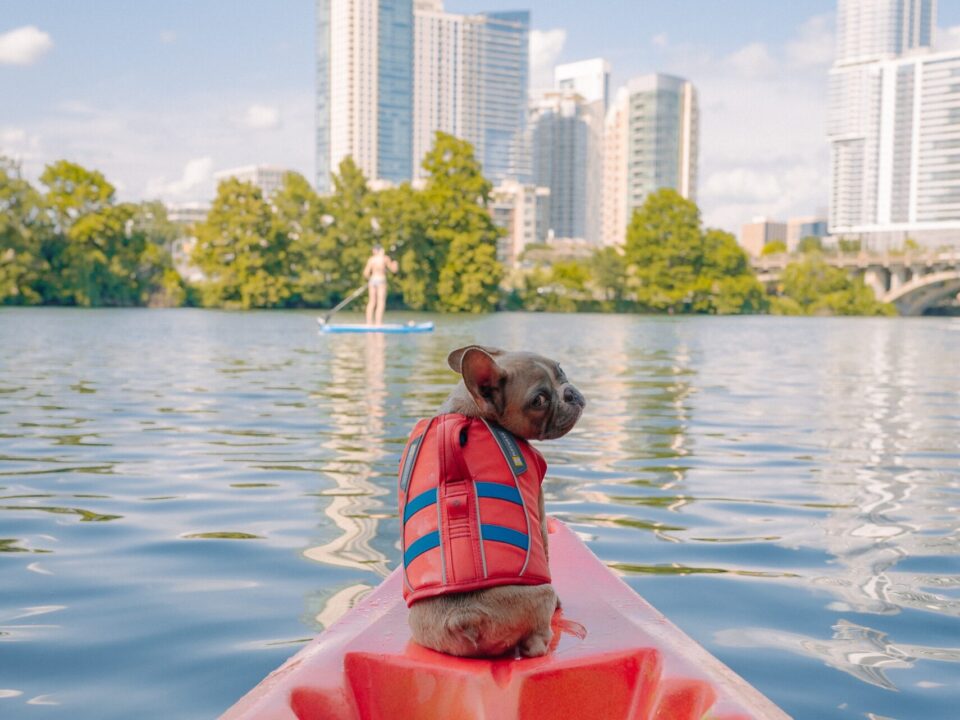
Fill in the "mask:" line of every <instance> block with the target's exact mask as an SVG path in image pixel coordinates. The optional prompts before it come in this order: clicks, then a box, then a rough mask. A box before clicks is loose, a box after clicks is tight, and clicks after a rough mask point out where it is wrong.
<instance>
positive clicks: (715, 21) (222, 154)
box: [0, 0, 960, 231]
mask: <svg viewBox="0 0 960 720" xmlns="http://www.w3.org/2000/svg"><path fill="white" fill-rule="evenodd" d="M669 5H671V7H670V8H665V7H658V6H653V7H643V8H642V9H640V8H638V7H635V6H634V5H633V4H630V3H626V2H612V1H611V2H609V3H607V4H606V5H605V12H603V13H597V12H591V11H589V9H583V8H578V7H575V4H573V3H563V2H557V3H547V2H543V1H541V0H531V1H530V2H510V3H507V2H500V1H499V0H497V1H492V0H476V1H475V2H467V0H447V2H446V3H445V8H444V9H445V10H446V11H447V12H451V13H464V12H466V13H480V12H493V11H500V10H506V9H529V10H530V11H531V21H532V28H533V31H532V32H531V53H530V55H531V57H530V61H531V89H532V90H533V91H536V90H537V89H538V88H540V87H543V82H544V77H546V76H549V75H550V74H552V68H553V65H555V64H557V63H560V62H575V61H579V60H584V59H587V58H590V57H598V56H600V57H604V58H606V59H607V60H608V61H609V62H610V63H611V66H612V67H611V69H612V82H611V94H613V93H615V92H616V89H617V88H619V87H620V86H622V85H623V84H624V83H625V81H627V80H629V79H630V77H632V76H635V75H638V74H649V73H652V72H663V73H668V74H677V75H681V76H683V77H686V78H688V79H689V80H691V81H692V82H693V83H694V85H695V86H696V87H697V90H698V93H699V95H700V107H701V125H702V130H701V138H700V182H699V183H698V191H697V199H698V201H699V202H700V204H701V206H702V208H703V210H704V216H705V220H706V222H707V223H708V224H711V225H716V226H719V227H723V228H725V229H728V230H732V231H736V230H737V229H738V227H739V225H740V224H741V223H742V222H744V221H746V220H748V219H749V218H750V217H752V216H753V215H758V214H763V215H769V216H773V217H789V216H792V215H806V214H810V213H811V212H814V211H815V210H816V209H817V208H819V207H821V206H824V205H826V204H827V194H828V184H829V180H828V177H829V162H828V156H829V150H828V144H827V140H826V132H825V128H824V115H825V111H826V104H827V100H826V85H827V82H826V73H827V69H828V68H829V66H830V64H831V62H832V60H833V28H832V25H833V21H832V17H833V14H834V12H833V11H834V7H835V2H834V0H816V1H813V0H811V1H809V2H802V3H794V4H791V6H790V7H788V8H787V7H778V8H776V9H770V8H769V6H768V5H766V4H765V3H762V2H758V1H750V2H747V1H745V0H744V1H740V2H732V3H729V4H725V8H724V10H723V11H718V10H717V9H716V8H715V7H713V4H712V3H705V2H680V3H672V4H669ZM227 6H228V3H223V2H210V3H204V4H201V5H199V6H197V5H193V4H189V5H188V4H183V3H180V4H178V3H172V4H170V6H169V7H166V8H154V7H145V8H143V10H142V12H140V13H139V14H138V17H137V18H131V17H129V13H124V12H121V11H120V10H121V9H122V7H123V5H122V3H119V2H115V1H114V0H110V1H107V0H101V1H100V2H98V3H96V4H95V5H94V6H93V10H92V11H90V10H89V9H87V10H86V11H85V12H81V11H80V10H78V9H77V8H76V7H74V6H72V4H70V3H65V2H49V3H44V4H42V5H39V6H38V5H35V4H28V3H16V2H14V3H9V4H8V6H7V7H5V17H4V19H3V21H2V25H0V92H3V93H4V95H5V96H6V97H13V98H15V99H16V102H14V103H8V104H7V105H6V106H5V108H4V111H3V114H2V115H0V152H5V153H6V154H9V155H12V156H14V157H18V158H21V159H22V160H23V163H24V167H25V172H26V174H27V176H28V177H31V178H36V177H37V175H39V172H40V171H41V170H42V166H43V164H45V163H48V162H52V161H54V160H56V159H59V158H67V159H71V160H75V161H77V162H81V163H83V164H86V165H89V166H92V167H95V168H97V169H100V170H101V171H103V172H104V173H105V175H106V176H107V177H108V179H110V180H111V182H113V183H115V184H116V185H117V186H118V191H119V195H120V197H121V198H123V199H131V200H135V199H141V198H148V197H161V198H162V199H165V200H168V201H173V202H184V201H191V200H197V199H201V198H203V197H207V198H209V197H210V196H211V195H212V189H213V173H214V172H216V171H218V170H223V169H226V168H230V167H235V166H242V165H249V164H269V165H280V166H284V167H290V168H291V169H294V170H297V171H299V172H301V173H303V174H304V175H305V176H306V177H308V178H313V177H315V175H314V171H315V168H314V142H313V137H314V133H313V120H314V116H313V99H314V61H313V57H314V47H313V43H314V32H313V27H314V24H313V21H314V10H313V2H311V1H310V0H298V1H297V2H295V3H289V4H284V5H283V6H278V7H275V8H274V7H271V8H269V9H267V8H262V7H258V6H244V7H236V6H234V5H232V4H230V5H229V8H230V11H229V12H227ZM693 9H695V10H696V12H697V16H698V18H699V19H700V20H701V22H698V23H697V27H692V26H691V24H690V23H689V22H688V19H689V16H690V12H691V11H692V10H693ZM958 24H960V8H958V7H956V6H953V7H949V6H947V5H946V3H944V4H942V6H941V7H940V8H939V18H938V26H939V27H940V29H941V30H940V33H939V34H940V38H941V39H942V40H944V41H946V42H944V43H938V45H940V46H941V47H942V46H944V45H946V46H949V45H951V44H955V43H956V41H957V39H958V38H960V32H958V31H957V28H955V29H954V30H946V31H944V28H953V27H954V26H956V25H958ZM705 27H706V28H709V29H710V33H707V32H706V30H705V29H704V28H705ZM31 28H33V29H31ZM637 28H639V29H637ZM91 48H95V49H94V50H91ZM744 118H749V119H750V121H751V123H752V131H751V132H744Z"/></svg>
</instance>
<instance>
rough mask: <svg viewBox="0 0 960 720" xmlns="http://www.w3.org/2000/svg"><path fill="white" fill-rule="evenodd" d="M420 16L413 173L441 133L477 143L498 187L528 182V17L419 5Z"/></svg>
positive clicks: (425, 0)
mask: <svg viewBox="0 0 960 720" xmlns="http://www.w3.org/2000/svg"><path fill="white" fill-rule="evenodd" d="M415 17H416V20H415V28H416V35H415V39H414V44H415V58H416V60H415V64H414V88H415V90H414V98H415V99H414V103H415V107H414V118H415V124H414V138H415V141H414V144H415V152H414V163H415V165H416V166H417V167H416V168H415V169H414V175H421V174H422V172H421V171H420V170H419V165H420V163H421V161H422V159H423V155H424V154H425V153H426V152H427V151H428V150H429V149H430V145H431V144H432V142H433V135H434V133H435V132H436V131H437V130H442V131H443V132H448V133H451V134H453V135H456V136H458V137H461V138H463V139H465V140H468V141H469V142H470V143H471V144H472V145H473V147H474V151H475V153H476V157H477V159H478V160H479V161H480V164H481V166H482V167H483V173H484V175H485V176H486V177H487V179H488V180H491V181H492V182H493V183H494V184H498V183H500V182H501V181H503V180H505V179H508V178H512V179H518V180H520V181H525V180H527V179H529V176H530V158H529V152H528V149H527V144H526V139H527V138H526V129H527V83H528V65H529V59H528V53H529V27H530V13H528V12H526V11H522V12H494V13H482V14H478V15H458V14H455V13H446V12H444V11H443V4H442V2H440V0H417V3H416V15H415Z"/></svg>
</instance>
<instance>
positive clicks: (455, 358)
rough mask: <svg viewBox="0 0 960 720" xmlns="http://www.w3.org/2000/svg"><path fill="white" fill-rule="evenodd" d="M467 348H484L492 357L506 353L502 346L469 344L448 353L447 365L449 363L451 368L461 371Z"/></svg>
mask: <svg viewBox="0 0 960 720" xmlns="http://www.w3.org/2000/svg"><path fill="white" fill-rule="evenodd" d="M467 350H482V351H483V352H485V353H486V354H487V355H489V356H490V357H497V356H498V355H503V353H504V351H503V350H501V349H500V348H495V347H484V346H481V345H467V346H466V347H462V348H457V349H456V350H454V351H453V352H452V353H450V354H449V355H447V365H449V366H450V369H451V370H453V371H454V372H455V373H458V372H460V366H461V365H462V364H463V356H464V355H465V354H466V353H467Z"/></svg>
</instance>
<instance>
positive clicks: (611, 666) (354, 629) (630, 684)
mask: <svg viewBox="0 0 960 720" xmlns="http://www.w3.org/2000/svg"><path fill="white" fill-rule="evenodd" d="M550 558H551V572H552V575H553V584H554V587H555V588H556V589H557V593H558V594H559V596H560V599H561V601H562V603H563V609H562V610H558V611H557V613H556V614H555V615H554V619H553V630H554V640H553V643H552V645H551V650H550V652H549V653H548V654H547V655H546V656H544V657H540V658H524V659H521V658H513V657H505V658H497V659H493V660H486V659H484V660H477V659H465V658H455V657H451V656H448V655H443V654H441V653H437V652H434V651H432V650H428V649H426V648H423V647H420V646H419V645H417V644H415V643H414V642H413V641H412V640H411V639H410V631H409V629H408V626H407V607H406V605H405V604H404V602H403V599H402V597H401V582H402V579H401V576H400V575H399V572H398V571H395V572H394V573H392V574H391V575H390V576H389V577H388V578H387V579H386V580H384V582H383V583H382V584H381V585H380V586H379V587H378V588H376V589H375V590H374V591H373V592H372V593H371V594H370V595H368V596H367V597H366V598H365V599H364V600H362V601H361V602H360V603H358V605H357V606H356V607H355V608H354V609H353V610H351V611H350V612H348V613H347V614H346V615H344V616H343V617H342V618H341V619H340V620H339V621H338V622H336V623H335V624H333V625H332V626H331V627H330V628H329V629H328V630H327V631H325V632H324V633H322V634H321V635H319V636H318V637H317V638H315V639H314V640H313V641H312V642H311V643H310V644H309V645H307V646H306V647H304V648H303V649H302V650H301V651H300V652H299V653H297V654H296V655H295V656H293V657H292V658H290V659H289V660H288V661H287V662H286V663H284V665H282V666H281V667H280V668H279V669H278V670H276V671H274V672H273V673H271V674H270V676H268V677H267V678H266V679H265V680H264V681H263V682H261V683H260V684H259V685H258V686H257V687H255V688H254V689H253V690H251V691H250V692H249V693H248V694H247V695H246V696H244V697H243V698H242V699H241V700H240V701H239V702H238V703H237V704H236V705H234V706H233V707H232V708H231V709H229V710H228V711H227V712H226V714H225V715H223V719H225V720H241V719H242V720H253V719H254V718H256V719H257V720H320V719H323V720H360V719H363V720H380V719H383V720H387V719H390V720H395V719H399V718H404V719H405V720H406V719H409V720H420V719H422V720H427V719H431V720H432V719H436V720H441V719H442V720H448V719H450V718H456V719H458V720H510V719H512V718H522V719H523V720H564V719H566V718H570V719H571V720H572V719H573V718H602V719H604V720H621V719H622V720H640V719H646V718H651V719H653V718H656V720H701V719H702V718H706V717H709V718H710V720H745V719H746V718H755V719H757V720H760V719H763V720H784V719H786V718H787V717H788V716H787V715H786V714H785V713H784V712H783V711H782V710H780V709H779V708H778V707H777V706H776V705H774V704H773V703H772V702H771V701H770V700H768V699H767V698H766V697H764V696H763V695H761V694H760V692H759V691H758V690H756V689H755V688H753V687H752V686H751V685H749V684H748V683H747V682H746V681H744V680H743V679H742V678H740V677H739V676H738V675H736V674H735V673H734V672H733V671H732V670H730V669H729V668H728V667H727V666H726V665H724V664H723V663H721V662H720V661H719V660H718V659H717V658H715V657H714V656H712V655H711V654H710V653H708V652H707V651H706V650H704V649H703V648H702V647H701V646H700V645H698V644H697V643H696V642H694V641H693V640H692V639H691V638H689V637H688V636H687V635H685V634H684V633H683V632H682V631H680V630H679V629H678V628H677V627H675V626H674V625H673V624H671V623H670V622H669V621H668V620H667V619H666V618H665V617H664V616H663V615H662V614H661V613H659V612H658V611H657V610H656V609H654V608H653V606H651V605H650V604H649V603H647V602H646V601H645V600H644V599H643V598H641V597H640V596H639V595H637V594H636V593H635V592H633V590H632V589H630V588H629V587H628V586H627V585H626V584H625V583H623V582H622V581H621V580H620V579H619V578H617V577H616V576H615V575H613V573H611V572H610V571H609V570H608V569H607V568H606V567H605V566H604V565H603V564H602V563H600V561H599V560H598V559H597V558H596V556H594V555H593V554H592V553H591V552H590V550H589V549H588V548H587V547H586V546H585V545H584V544H583V543H582V542H581V541H580V539H579V538H577V536H576V535H575V534H574V532H573V531H572V530H570V529H569V528H568V527H566V526H565V525H563V524H562V523H560V522H558V521H555V520H551V521H550Z"/></svg>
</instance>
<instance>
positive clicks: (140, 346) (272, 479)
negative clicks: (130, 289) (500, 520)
mask: <svg viewBox="0 0 960 720" xmlns="http://www.w3.org/2000/svg"><path fill="white" fill-rule="evenodd" d="M437 323H438V327H437V331H436V333H434V334H433V335H427V336H411V337H402V336H401V337H385V336H376V335H371V336H366V337H365V336H354V337H351V336H343V337H336V336H318V335H317V333H316V332H315V323H314V319H313V317H312V316H311V315H310V314H308V313H243V314H239V313H238V314H231V313H214V312H196V311H171V312H162V311H150V312H147V311H102V312H90V311H64V310H35V311H21V310H3V311H0V564H2V568H0V573H2V576H3V578H4V582H3V583H0V647H2V648H3V653H4V662H3V663H0V716H2V717H4V718H6V717H15V718H20V717H24V718H32V717H36V716H37V715H38V713H40V712H41V711H42V712H44V713H45V714H48V715H49V714H59V715H61V716H63V717H70V718H87V717H89V718H105V717H116V718H121V717H130V716H131V715H136V714H137V713H138V712H140V711H141V710H142V708H143V707H144V706H149V707H151V708H156V712H157V715H158V716H162V717H165V718H195V717H212V716H215V715H216V714H217V713H218V712H219V711H221V710H223V709H224V708H225V707H226V706H227V705H229V704H230V703H231V702H232V701H233V700H235V699H236V698H237V697H238V696H239V695H240V694H242V693H243V692H244V691H245V690H246V689H247V688H249V687H250V686H251V685H252V684H253V683H255V682H256V681H257V680H259V679H260V678H262V677H263V676H264V675H265V674H266V673H267V672H268V671H269V670H270V669H272V668H273V667H275V666H276V665H278V664H279V663H280V662H282V660H283V659H284V658H285V657H287V656H288V655H289V654H290V653H292V652H294V651H295V650H296V649H297V647H298V646H299V645H300V644H301V643H302V642H304V641H305V639H306V638H307V637H308V636H310V635H311V634H312V633H314V632H316V631H317V630H319V629H321V628H323V627H326V626H328V625H329V624H331V623H332V622H334V621H335V620H336V619H337V618H338V617H340V616H341V615H342V614H343V613H344V612H345V611H346V610H347V609H349V608H350V607H351V606H352V605H353V604H355V603H356V601H357V599H358V598H359V597H361V596H362V595H363V594H364V593H366V592H367V591H369V589H370V588H371V587H373V586H374V585H376V584H377V583H378V582H379V581H380V579H381V578H382V577H383V576H384V575H385V574H386V573H387V572H389V570H390V569H392V568H393V567H394V566H395V564H396V562H397V560H398V548H397V536H398V521H397V517H396V505H395V503H396V500H395V487H394V483H395V477H396V469H397V468H396V466H397V461H398V458H399V456H400V453H401V451H402V449H403V446H404V443H405V441H406V437H407V433H408V432H409V430H410V428H411V427H412V425H413V424H414V422H415V421H416V420H417V419H418V418H420V417H424V416H427V415H429V414H431V413H432V412H434V411H435V409H436V408H437V407H438V406H439V405H440V403H441V402H442V400H443V398H444V397H445V396H446V394H447V392H448V390H449V387H450V384H451V383H452V382H453V380H454V376H453V374H452V373H451V372H450V371H449V370H448V369H447V367H446V362H445V358H446V355H447V353H448V352H449V350H451V349H452V348H454V347H457V346H460V345H463V344H467V343H471V342H480V343H485V344H490V345H494V346H500V347H508V348H518V347H526V348H531V349H536V350H539V351H541V352H543V353H544V354H548V355H552V356H554V357H556V358H557V359H558V360H560V361H561V363H562V364H563V366H564V368H565V370H566V371H567V373H568V374H569V375H570V377H571V378H573V379H574V382H576V383H577V384H578V385H579V386H580V388H581V389H582V390H583V391H584V393H585V395H586V396H587V398H588V407H587V411H586V413H585V415H584V418H583V419H582V420H581V422H580V424H579V425H578V427H577V428H576V429H575V430H574V431H573V432H572V433H571V434H570V435H569V436H567V437H565V438H562V439H560V440H558V441H551V442H548V443H543V444H541V445H540V448H541V450H542V451H543V452H544V454H545V455H546V457H547V460H548V462H549V464H550V470H549V472H548V476H547V477H548V479H547V484H546V486H545V488H546V492H547V498H548V510H549V511H550V512H552V513H554V514H555V515H558V516H560V517H562V518H563V519H565V520H566V521H567V522H568V523H571V524H572V525H573V527H574V528H575V529H576V530H577V532H578V533H580V534H581V535H582V536H583V537H585V538H586V539H587V540H588V541H589V542H590V544H591V547H592V548H593V549H594V551H595V552H597V553H598V555H599V556H600V557H601V558H602V559H603V560H604V561H605V562H607V564H608V565H609V566H610V567H611V568H612V569H613V570H614V571H615V572H617V573H619V574H620V575H621V576H622V577H623V578H624V580H625V581H626V582H628V583H630V584H631V585H632V586H633V587H634V588H636V589H637V590H638V591H640V592H641V593H643V594H644V595H645V596H646V597H647V598H648V599H649V600H651V601H652V602H653V603H654V604H655V605H657V606H658V607H660V608H661V609H662V610H663V611H664V612H665V613H666V614H667V615H668V616H669V617H670V618H671V619H673V620H674V621H675V622H677V623H678V624H679V625H680V626H681V627H682V628H684V629H685V630H686V631H688V632H689V633H691V634H692V635H693V636H694V637H695V638H696V639H697V640H699V641H700V642H701V643H703V644H705V645H706V646H707V648H708V649H709V650H711V651H712V652H714V653H716V654H717V655H719V656H720V657H721V659H723V660H724V661H725V662H727V663H729V664H730V665H731V666H732V667H733V668H734V669H735V670H737V671H738V672H739V673H740V674H742V675H744V676H745V677H746V678H747V679H748V680H749V681H751V682H753V683H755V684H757V685H758V686H759V687H760V689H761V690H763V691H764V692H765V693H767V694H768V695H770V696H771V697H772V698H773V699H774V700H776V701H777V702H779V703H780V704H782V705H783V706H784V707H785V708H786V709H787V710H788V711H789V712H790V713H791V714H793V715H795V716H796V717H804V718H818V719H820V718H863V717H876V718H881V717H883V718H898V719H899V720H904V719H905V718H910V717H924V718H927V717H943V718H947V717H952V716H953V714H954V709H955V707H956V705H957V704H958V702H960V682H957V678H958V674H957V664H956V663H957V660H958V657H960V650H958V648H960V642H957V638H958V637H960V632H958V631H960V620H958V617H960V542H958V541H960V523H958V521H957V519H956V518H957V517H958V509H960V441H958V440H957V438H958V437H960V402H958V401H960V374H958V373H957V371H956V367H957V363H956V358H957V357H960V323H957V322H955V321H952V320H950V319H936V320H933V319H931V320H894V321H888V320H880V321H877V320H869V319H864V320H829V319H823V320H812V319H777V318H754V319H750V318H728V319H720V318H704V319H668V318H636V317H599V316H596V317H591V316H576V317H561V316H544V315H496V316H491V317H482V318H437ZM225 668H226V669H228V672H225ZM158 677H162V678H163V679H164V682H163V683H157V682H156V678H158ZM810 687H816V688H817V692H816V693H810V692H807V691H805V690H804V689H805V688H810ZM892 690H896V691H897V692H891V691H892ZM107 695H109V696H110V697H111V698H112V699H113V702H112V706H111V708H109V709H105V708H104V706H103V704H102V702H101V700H102V698H103V697H104V696H107ZM40 705H43V706H44V707H39V706H40Z"/></svg>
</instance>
